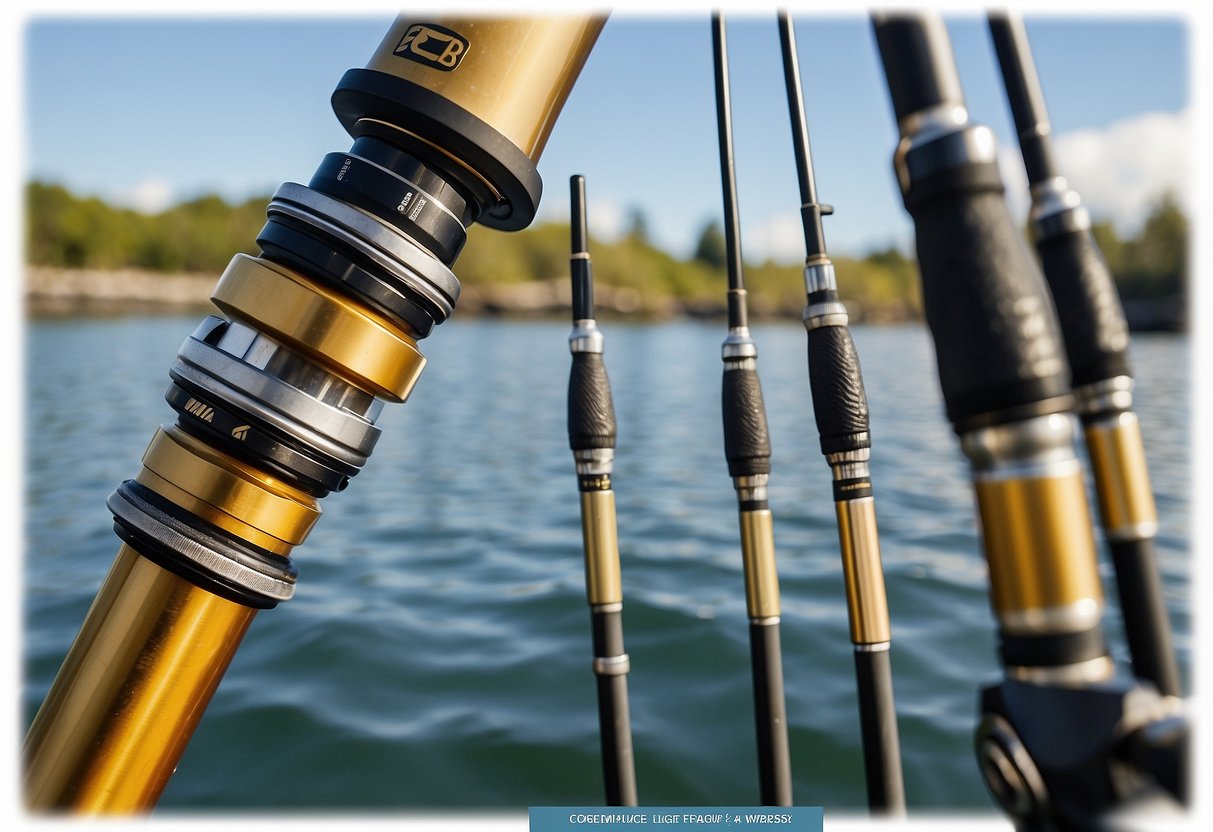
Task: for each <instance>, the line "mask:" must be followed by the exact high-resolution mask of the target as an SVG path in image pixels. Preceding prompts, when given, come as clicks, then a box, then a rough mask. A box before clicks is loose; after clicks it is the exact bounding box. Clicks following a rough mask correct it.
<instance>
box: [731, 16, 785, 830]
mask: <svg viewBox="0 0 1213 832" xmlns="http://www.w3.org/2000/svg"><path fill="white" fill-rule="evenodd" d="M712 57H713V67H714V70H715V82H716V125H717V134H718V137H719V144H720V180H721V188H722V191H723V195H724V218H725V223H724V229H725V249H726V254H727V262H728V281H729V289H728V310H729V322H728V326H729V333H728V336H727V337H726V338H725V340H724V344H723V345H722V347H721V358H722V359H723V360H724V380H723V385H722V395H721V404H722V411H723V417H724V452H725V459H726V461H727V462H728V466H729V476H731V477H732V478H733V488H734V489H735V490H736V492H737V508H738V519H739V523H740V526H741V555H742V565H743V568H744V572H745V586H746V612H747V613H748V614H749V618H750V670H751V676H752V679H753V686H754V722H755V728H756V731H757V738H758V781H759V787H760V792H761V795H762V802H763V803H764V804H766V805H769V806H791V805H792V764H791V753H790V750H789V747H788V719H787V708H786V706H785V702H784V692H783V655H782V652H781V648H780V639H779V622H780V607H779V575H778V573H777V571H776V566H775V534H774V530H773V524H772V519H771V506H770V502H769V501H768V499H767V484H768V482H769V481H770V475H771V440H770V435H769V433H768V431H767V414H766V407H765V406H764V405H763V401H762V384H761V382H760V381H759V379H758V348H757V346H755V344H754V339H753V338H752V337H751V336H750V328H749V323H748V316H747V310H746V291H745V286H744V283H743V277H742V262H741V222H740V219H739V217H738V211H737V184H736V177H735V174H734V165H733V126H732V115H731V113H730V105H729V66H728V46H727V42H726V38H725V25H724V19H723V17H722V16H721V15H720V14H719V13H714V14H713V15H712Z"/></svg>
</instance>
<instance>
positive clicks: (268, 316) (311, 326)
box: [211, 254, 425, 402]
mask: <svg viewBox="0 0 1213 832" xmlns="http://www.w3.org/2000/svg"><path fill="white" fill-rule="evenodd" d="M211 301H213V302H214V304H215V306H217V307H219V309H221V310H222V311H223V312H225V313H227V314H228V315H231V316H233V317H235V318H239V319H240V320H242V321H245V322H247V323H249V324H251V325H252V326H254V327H255V328H257V329H258V330H261V331H263V332H266V333H267V334H269V335H271V336H273V337H275V338H278V339H281V340H282V341H283V342H284V343H286V344H287V345H288V346H290V347H293V348H294V349H297V350H299V351H300V352H301V353H303V354H304V355H306V356H308V357H309V358H311V359H312V360H314V361H317V362H319V363H320V364H322V365H323V366H325V367H328V368H329V369H331V370H332V371H333V372H334V373H336V374H337V375H339V376H341V377H342V378H344V379H346V380H347V381H349V382H350V383H352V384H353V385H354V386H356V387H358V388H360V389H363V390H366V391H368V392H370V393H373V394H374V395H376V396H380V397H382V398H385V399H388V400H389V401H394V402H402V401H404V400H405V399H407V398H408V397H409V393H410V392H412V390H413V385H414V384H416V383H417V379H418V378H419V377H420V376H421V371H422V369H424V368H425V356H423V355H422V354H421V351H420V350H418V349H417V342H416V341H415V340H414V339H413V337H412V336H411V335H409V334H408V333H406V332H404V331H402V330H400V329H398V328H397V327H396V326H394V325H393V324H391V323H389V322H388V321H387V320H386V319H384V318H381V317H380V316H378V315H375V314H373V313H372V312H370V311H369V310H368V309H367V308H366V307H364V306H362V305H360V304H358V303H356V302H355V301H354V300H353V299H352V298H348V297H346V296H344V295H342V294H340V293H339V292H336V291H334V290H332V289H329V288H326V287H324V286H321V285H320V284H319V283H316V282H315V281H312V280H309V279H308V278H306V277H304V276H303V275H301V274H298V273H296V272H294V271H291V270H290V269H288V268H286V267H285V266H280V265H278V264H277V263H273V262H270V261H269V260H265V259H262V258H260V257H250V256H248V255H247V254H237V255H236V256H235V257H233V258H232V261H231V262H230V263H228V266H227V269H225V270H224V272H223V275H222V276H221V277H220V278H219V283H218V285H216V286H215V290H214V291H213V292H212V293H211Z"/></svg>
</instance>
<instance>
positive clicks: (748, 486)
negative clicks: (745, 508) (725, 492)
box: [733, 474, 771, 503]
mask: <svg viewBox="0 0 1213 832" xmlns="http://www.w3.org/2000/svg"><path fill="white" fill-rule="evenodd" d="M770 479H771V475H770V474H751V475H749V476H745V477H733V488H734V489H736V491H737V501H738V502H740V503H763V502H766V501H767V484H768V482H769V481H770Z"/></svg>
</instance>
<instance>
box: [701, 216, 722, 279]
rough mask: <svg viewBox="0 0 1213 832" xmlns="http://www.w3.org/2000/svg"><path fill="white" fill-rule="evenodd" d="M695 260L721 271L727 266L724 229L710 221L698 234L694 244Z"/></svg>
mask: <svg viewBox="0 0 1213 832" xmlns="http://www.w3.org/2000/svg"><path fill="white" fill-rule="evenodd" d="M694 257H695V259H696V260H698V261H699V262H701V263H704V264H706V265H707V266H708V267H709V268H713V269H723V268H724V267H725V265H726V264H727V262H728V260H727V258H728V250H727V246H726V245H725V239H724V229H722V228H721V227H720V223H718V222H716V221H715V220H711V221H710V222H708V223H707V224H706V225H704V227H703V230H702V231H700V232H699V240H698V241H697V242H696V243H695V255H694Z"/></svg>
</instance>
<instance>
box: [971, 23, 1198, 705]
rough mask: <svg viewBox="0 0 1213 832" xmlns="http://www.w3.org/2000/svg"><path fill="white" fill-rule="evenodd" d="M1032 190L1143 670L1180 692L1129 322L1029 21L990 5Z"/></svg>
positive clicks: (1134, 649) (1163, 687)
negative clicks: (1063, 153)
mask: <svg viewBox="0 0 1213 832" xmlns="http://www.w3.org/2000/svg"><path fill="white" fill-rule="evenodd" d="M989 21H990V35H991V36H992V38H993V40H994V48H995V51H996V52H997V53H998V63H999V66H1000V67H1001V68H1002V77H1003V81H1004V82H1005V85H1006V89H1007V98H1008V100H1009V101H1010V105H1011V114H1012V116H1013V117H1014V119H1015V130H1016V132H1017V133H1018V135H1019V147H1020V150H1021V151H1022V155H1023V161H1024V167H1025V168H1026V169H1027V174H1028V185H1029V186H1030V188H1031V194H1032V210H1031V223H1032V235H1033V238H1034V241H1035V243H1036V251H1037V253H1038V254H1039V255H1040V262H1041V267H1042V268H1043V270H1044V275H1045V279H1046V280H1047V281H1048V283H1049V288H1050V289H1051V290H1052V292H1053V299H1054V301H1055V303H1056V305H1057V316H1058V318H1059V320H1060V322H1061V331H1062V336H1063V337H1064V339H1065V345H1066V355H1067V356H1068V358H1069V361H1070V369H1071V373H1072V384H1073V387H1074V398H1075V401H1076V404H1077V410H1078V415H1079V418H1080V419H1081V420H1082V425H1083V433H1084V434H1085V436H1086V442H1087V451H1088V455H1089V456H1090V459H1091V466H1092V469H1093V470H1092V473H1093V475H1094V478H1095V493H1096V496H1097V497H1098V501H1099V508H1100V518H1101V520H1102V524H1103V530H1104V536H1105V537H1106V538H1107V541H1108V548H1109V549H1110V551H1111V555H1112V565H1113V567H1114V570H1115V573H1116V589H1117V593H1118V595H1119V598H1120V607H1121V612H1122V614H1123V616H1124V627H1125V636H1126V641H1127V642H1128V645H1129V654H1130V656H1131V657H1132V662H1133V671H1134V673H1135V674H1136V675H1137V676H1138V677H1140V678H1142V679H1147V680H1149V681H1150V682H1153V683H1154V684H1155V685H1156V686H1157V687H1158V689H1159V691H1160V692H1162V693H1164V694H1167V695H1170V696H1179V695H1180V693H1181V691H1180V684H1179V668H1178V667H1177V666H1176V661H1175V651H1174V650H1173V649H1172V646H1171V623H1170V620H1169V618H1168V616H1167V608H1166V604H1165V602H1164V600H1163V595H1162V584H1161V582H1160V579H1159V574H1158V566H1157V562H1156V558H1155V555H1154V536H1155V534H1156V533H1157V531H1158V512H1157V510H1156V508H1155V506H1154V493H1153V491H1152V489H1151V488H1150V475H1149V471H1148V469H1147V466H1146V455H1145V450H1144V448H1143V447H1142V439H1141V426H1140V424H1139V422H1138V419H1137V414H1136V413H1134V412H1133V376H1132V372H1131V370H1130V366H1129V327H1128V324H1127V323H1126V321H1125V315H1124V310H1123V309H1122V308H1121V305H1120V297H1119V296H1118V295H1117V292H1116V285H1115V283H1114V282H1113V281H1112V275H1111V273H1110V272H1109V271H1108V266H1107V263H1105V262H1104V259H1103V255H1102V254H1101V253H1100V250H1099V245H1098V244H1097V243H1096V242H1095V237H1094V236H1093V235H1092V234H1091V218H1090V215H1089V214H1088V213H1087V210H1086V208H1084V207H1083V204H1082V200H1081V198H1080V197H1079V196H1078V194H1077V193H1075V192H1074V191H1073V190H1071V189H1070V186H1069V183H1068V182H1067V181H1066V179H1065V177H1063V176H1061V175H1060V173H1059V172H1058V170H1057V167H1056V164H1055V162H1054V157H1053V147H1052V138H1051V135H1050V134H1051V129H1050V125H1049V116H1048V112H1047V111H1046V109H1045V100H1044V92H1043V91H1042V90H1041V88H1040V80H1039V78H1038V77H1037V75H1036V66H1035V63H1034V62H1033V60H1032V51H1031V48H1030V47H1029V45H1028V34H1027V32H1026V31H1025V30H1024V26H1023V21H1022V20H1021V19H1020V18H1018V17H1012V16H1010V15H1007V14H990V16H989Z"/></svg>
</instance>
